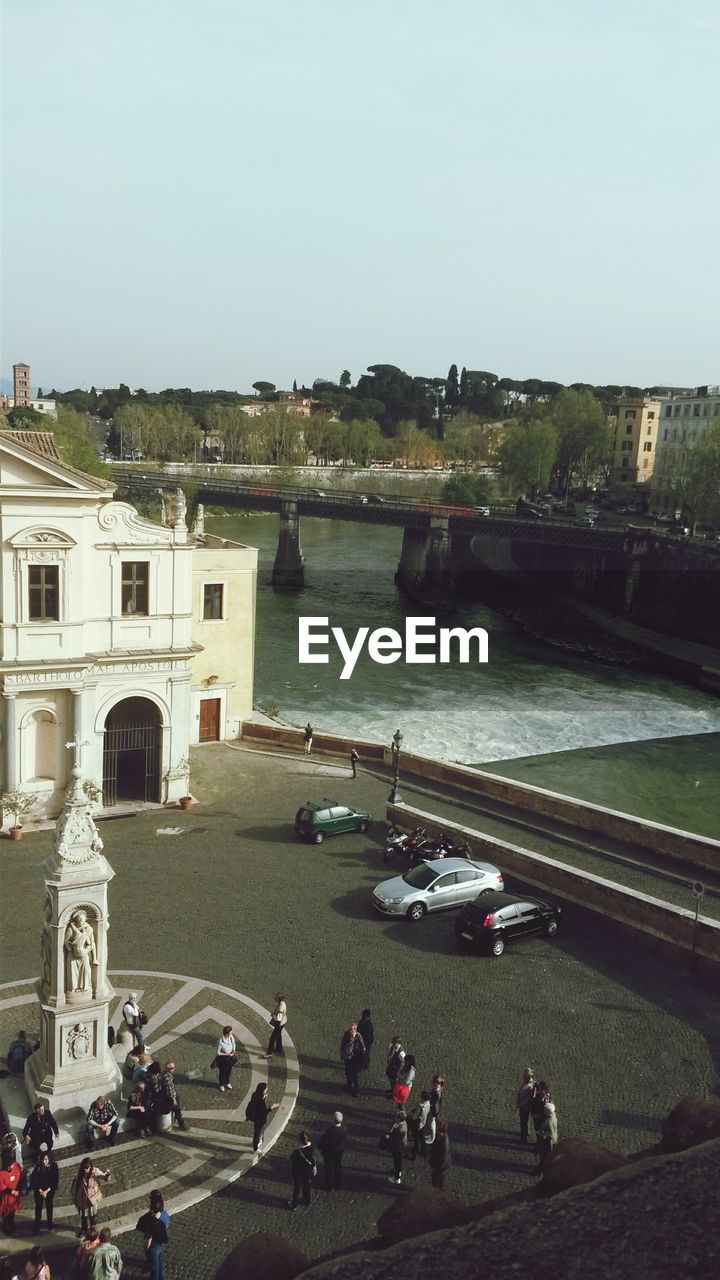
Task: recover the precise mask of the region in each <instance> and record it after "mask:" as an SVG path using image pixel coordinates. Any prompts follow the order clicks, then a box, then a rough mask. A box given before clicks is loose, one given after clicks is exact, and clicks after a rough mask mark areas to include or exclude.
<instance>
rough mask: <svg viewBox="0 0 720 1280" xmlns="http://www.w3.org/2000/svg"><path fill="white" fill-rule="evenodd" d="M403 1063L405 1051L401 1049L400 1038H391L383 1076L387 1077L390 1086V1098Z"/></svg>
mask: <svg viewBox="0 0 720 1280" xmlns="http://www.w3.org/2000/svg"><path fill="white" fill-rule="evenodd" d="M404 1061H405V1050H404V1049H403V1047H402V1041H401V1039H400V1036H393V1038H392V1040H391V1041H390V1044H389V1046H388V1051H387V1066H386V1067H385V1075H386V1076H387V1080H388V1084H389V1086H390V1097H392V1091H393V1089H394V1087H395V1085H396V1083H397V1078H398V1076H399V1074H400V1068H401V1067H402V1064H403V1062H404Z"/></svg>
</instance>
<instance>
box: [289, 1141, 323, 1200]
mask: <svg viewBox="0 0 720 1280" xmlns="http://www.w3.org/2000/svg"><path fill="white" fill-rule="evenodd" d="M290 1167H291V1169H292V1179H293V1193H292V1200H291V1201H290V1206H289V1207H290V1209H293V1210H294V1209H297V1206H298V1200H299V1199H300V1196H301V1195H302V1202H303V1204H306V1205H309V1204H310V1200H311V1195H312V1180H313V1178H314V1177H315V1174H316V1173H317V1163H316V1160H315V1156H314V1155H313V1148H312V1142H311V1141H310V1138H309V1137H308V1135H307V1134H306V1133H301V1134H300V1139H299V1141H298V1144H297V1146H296V1148H295V1150H294V1151H293V1153H292V1155H291V1156H290Z"/></svg>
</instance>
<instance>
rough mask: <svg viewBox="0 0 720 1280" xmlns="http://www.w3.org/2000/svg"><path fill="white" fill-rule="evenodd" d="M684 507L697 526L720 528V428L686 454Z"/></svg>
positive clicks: (682, 482) (682, 481) (682, 486)
mask: <svg viewBox="0 0 720 1280" xmlns="http://www.w3.org/2000/svg"><path fill="white" fill-rule="evenodd" d="M680 469H682V474H681V476H680V477H679V478H680V485H679V486H678V487H679V489H680V491H681V495H682V504H681V505H682V507H683V510H684V511H685V512H686V514H687V515H688V516H689V518H690V520H691V521H692V523H693V527H694V526H695V525H696V524H697V523H698V521H699V520H706V521H708V522H709V523H711V524H714V525H720V425H718V426H715V427H712V428H711V429H710V430H709V431H706V432H705V434H704V436H703V437H702V439H701V440H699V441H698V443H697V444H695V445H693V446H691V447H690V448H689V449H687V450H686V451H685V456H684V458H682V460H681V462H680V464H679V467H678V470H679V471H680Z"/></svg>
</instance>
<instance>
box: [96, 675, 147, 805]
mask: <svg viewBox="0 0 720 1280" xmlns="http://www.w3.org/2000/svg"><path fill="white" fill-rule="evenodd" d="M160 740H161V722H160V712H159V710H158V708H157V707H156V706H155V703H154V702H151V701H150V699H149V698H124V699H123V701H122V702H118V703H116V705H115V706H114V707H113V708H112V710H111V711H109V712H108V714H107V716H106V717H105V734H104V737H103V804H105V805H113V804H117V803H118V802H119V801H122V800H145V801H150V802H151V803H155V804H157V803H159V801H160V749H161V747H160Z"/></svg>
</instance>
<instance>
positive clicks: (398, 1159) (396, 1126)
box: [387, 1107, 408, 1187]
mask: <svg viewBox="0 0 720 1280" xmlns="http://www.w3.org/2000/svg"><path fill="white" fill-rule="evenodd" d="M387 1140H388V1147H389V1149H390V1155H391V1156H392V1162H393V1176H392V1178H390V1179H389V1181H390V1182H394V1183H395V1186H396V1187H397V1186H399V1185H400V1183H401V1182H402V1171H403V1157H404V1155H405V1152H406V1151H407V1144H408V1127H407V1117H406V1115H405V1112H404V1111H403V1109H402V1107H401V1108H400V1110H399V1111H398V1113H397V1115H396V1117H395V1120H394V1122H393V1124H392V1126H391V1128H390V1130H389V1132H388V1135H387Z"/></svg>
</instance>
